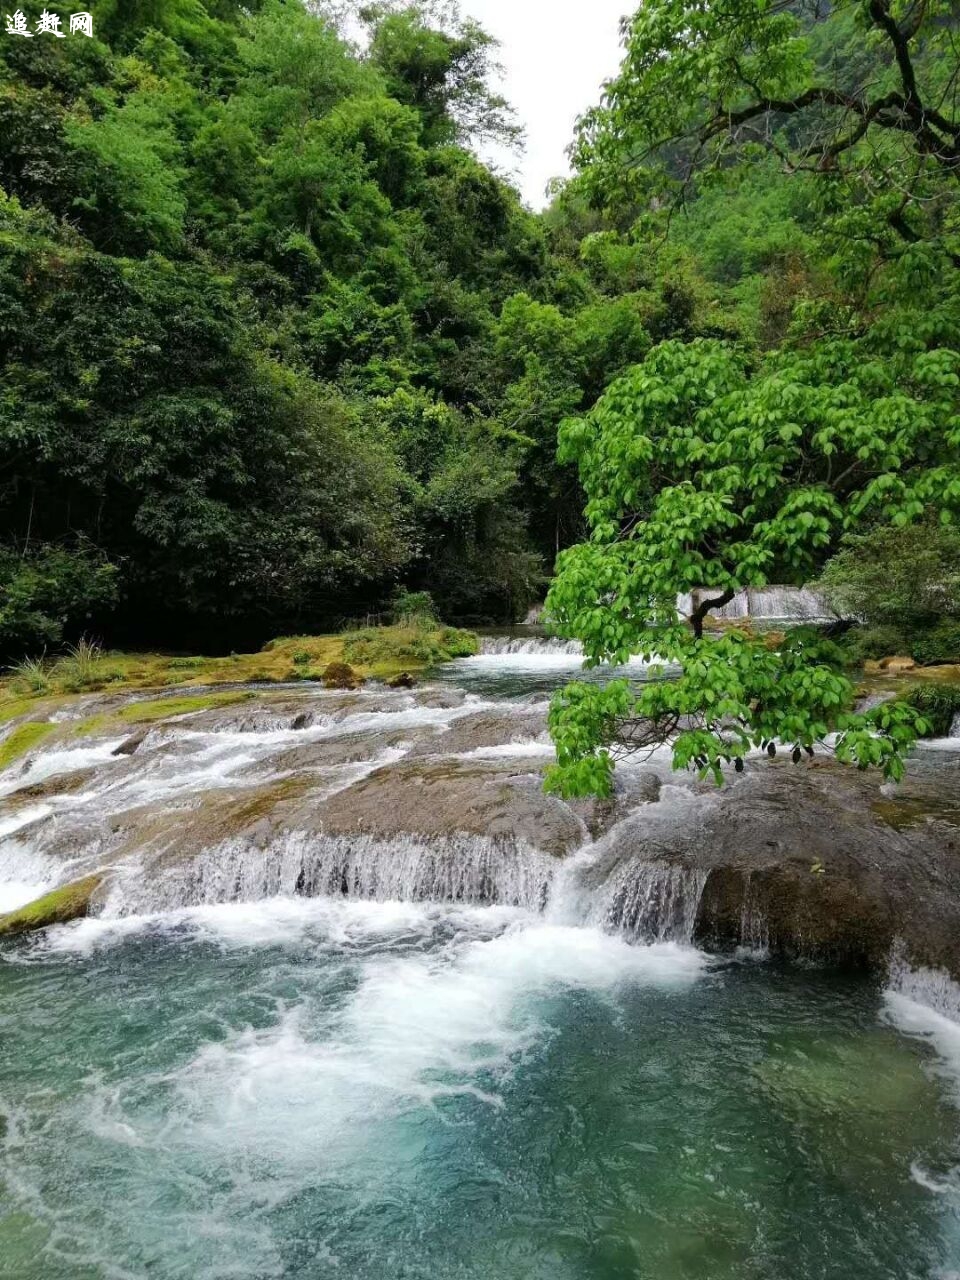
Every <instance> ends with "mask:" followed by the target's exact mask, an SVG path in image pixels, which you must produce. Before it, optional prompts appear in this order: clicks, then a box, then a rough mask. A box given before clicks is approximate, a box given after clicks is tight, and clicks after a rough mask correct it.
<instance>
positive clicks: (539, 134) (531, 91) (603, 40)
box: [461, 0, 637, 209]
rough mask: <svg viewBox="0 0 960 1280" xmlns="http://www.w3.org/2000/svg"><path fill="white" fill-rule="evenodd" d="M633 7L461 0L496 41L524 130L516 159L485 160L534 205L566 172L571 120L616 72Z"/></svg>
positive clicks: (578, 0)
mask: <svg viewBox="0 0 960 1280" xmlns="http://www.w3.org/2000/svg"><path fill="white" fill-rule="evenodd" d="M636 7H637V3H636V0H461V10H462V12H463V13H464V14H465V15H469V16H470V17H472V18H476V19H477V21H478V22H479V23H480V24H481V26H483V27H484V28H485V29H486V30H487V31H489V32H490V34H491V35H492V36H495V37H496V38H497V39H498V40H499V41H500V52H499V60H500V62H502V63H503V66H504V69H505V78H504V83H503V89H502V92H503V94H504V96H505V97H506V99H507V101H508V102H510V103H511V104H512V105H513V108H514V110H515V111H516V113H517V116H518V118H519V120H520V122H521V123H522V124H523V125H524V126H525V128H526V131H527V149H526V154H525V155H524V156H522V157H521V158H520V160H519V161H516V160H514V159H513V158H512V157H506V158H504V157H502V156H498V155H490V156H488V158H490V159H493V160H495V161H497V162H498V163H499V164H500V165H501V167H505V168H509V169H511V170H515V177H516V180H517V181H518V182H519V185H520V189H521V191H522V192H523V195H524V198H525V199H526V200H527V201H528V202H529V203H530V204H531V205H532V206H533V207H534V208H535V209H540V208H542V207H543V205H544V204H545V203H546V199H545V197H544V187H545V186H546V185H547V183H548V182H549V180H550V179H551V178H555V177H559V176H562V175H564V174H567V173H569V164H568V162H567V157H566V155H565V154H564V152H565V149H566V148H567V146H568V145H569V144H570V141H571V139H572V138H573V126H574V122H575V120H576V118H577V116H578V115H580V114H581V113H582V112H583V111H584V110H586V108H587V107H591V106H593V105H594V104H595V103H596V102H598V101H599V98H600V85H601V84H602V82H603V81H604V80H608V79H610V78H611V77H612V76H613V75H614V74H615V73H616V71H617V68H618V67H619V65H620V56H621V55H620V45H619V20H620V18H621V16H622V15H623V14H624V13H630V12H632V11H633V10H634V9H636Z"/></svg>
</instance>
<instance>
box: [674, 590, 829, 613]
mask: <svg viewBox="0 0 960 1280" xmlns="http://www.w3.org/2000/svg"><path fill="white" fill-rule="evenodd" d="M715 595H717V591H716V590H705V589H701V590H699V591H695V592H693V593H692V594H690V595H681V596H678V597H677V612H678V613H679V614H680V616H681V617H684V618H687V617H689V616H690V614H691V613H692V612H693V610H694V606H695V605H696V604H699V603H700V601H701V600H704V599H709V597H710V596H715ZM832 616H833V614H832V613H831V610H830V607H829V606H828V604H827V602H826V600H824V599H823V597H822V596H819V595H818V594H817V593H816V592H815V591H809V590H807V588H806V587H782V586H773V587H757V588H750V589H748V590H746V591H739V592H738V593H737V594H736V596H734V598H733V599H732V600H731V601H730V603H729V604H727V605H724V607H723V608H722V609H714V610H713V611H712V613H711V617H714V618H725V619H727V620H728V621H735V620H736V619H738V618H754V619H756V620H757V621H759V622H763V621H766V622H823V621H825V620H826V619H828V618H831V617H832Z"/></svg>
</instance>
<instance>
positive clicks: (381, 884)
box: [0, 639, 960, 977]
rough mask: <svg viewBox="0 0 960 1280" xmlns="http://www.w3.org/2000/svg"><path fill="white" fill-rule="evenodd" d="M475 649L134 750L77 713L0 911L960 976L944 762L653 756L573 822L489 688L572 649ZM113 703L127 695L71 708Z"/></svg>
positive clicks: (283, 694)
mask: <svg viewBox="0 0 960 1280" xmlns="http://www.w3.org/2000/svg"><path fill="white" fill-rule="evenodd" d="M485 650H486V652H485V653H484V654H483V655H481V656H480V657H479V658H476V659H468V660H465V661H463V662H460V663H456V664H453V666H452V667H451V668H450V669H449V670H447V671H445V672H444V673H443V682H442V683H435V684H428V685H425V686H423V687H422V688H420V689H416V690H412V691H391V690H386V689H381V688H376V687H368V688H367V689H364V690H361V691H357V692H354V693H331V692H325V691H321V690H318V689H316V688H314V687H305V686H292V687H284V688H279V689H276V688H275V689H270V690H265V691H263V692H262V693H260V694H259V695H257V697H256V698H254V699H253V700H250V701H245V702H241V703H238V704H235V705H231V706H222V707H219V708H216V709H214V710H209V711H202V712H198V713H194V714H188V715H182V716H175V717H173V718H171V719H170V720H167V721H160V722H159V723H156V724H154V725H153V726H152V727H150V728H149V730H148V731H146V732H141V733H140V734H139V735H135V736H134V737H133V738H132V739H130V738H129V737H128V736H127V735H125V734H123V735H121V734H119V733H118V731H117V730H116V729H111V728H110V724H111V722H110V719H109V717H108V716H107V717H104V718H103V721H102V727H101V729H99V730H95V731H94V732H93V733H92V734H87V735H85V736H83V737H82V738H76V737H71V733H70V723H71V722H70V720H69V719H66V720H65V721H64V723H63V724H62V725H61V727H60V729H59V731H58V733H57V734H55V735H53V736H52V737H51V738H50V739H48V740H47V741H46V742H45V743H44V744H43V745H42V746H41V747H39V748H38V749H37V750H36V751H34V752H33V753H31V755H29V756H28V757H27V758H26V759H25V760H23V761H20V762H18V764H17V765H15V766H14V767H12V768H11V769H8V770H7V772H6V773H5V774H3V775H0V906H2V907H3V908H5V909H8V910H9V909H13V908H14V907H17V906H19V905H20V904H21V902H23V901H26V900H27V899H28V898H30V897H33V896H37V895H39V894H40V893H42V892H44V891H46V890H47V889H49V888H52V887H55V886H56V885H58V884H63V883H66V882H69V881H73V880H77V879H80V878H82V877H87V876H91V875H94V874H102V877H103V879H102V883H101V884H100V887H99V888H98V890H97V892H96V894H95V897H94V901H93V906H92V909H93V911H94V912H95V913H97V914H101V915H106V916H125V915H132V914H138V913H143V912H149V911H158V910H164V909H171V908H179V907H187V906H193V905H201V904H207V905H209V904H213V903H217V902H231V901H257V900H261V899H266V898H271V897H274V896H278V895H299V896H306V897H314V896H322V895H330V894H334V895H337V894H339V895H343V896H346V897H354V898H365V899H373V900H380V901H384V900H388V899H400V900H409V901H422V900H438V901H455V902H465V903H477V904H491V903H493V904H502V905H509V906H523V907H526V908H536V909H538V910H542V909H544V908H545V907H546V906H547V904H548V902H551V901H552V900H559V899H560V898H563V899H564V900H565V901H566V903H567V904H568V907H567V909H568V912H572V913H573V914H576V913H577V912H579V914H580V915H581V916H582V917H583V918H587V919H591V920H595V921H596V920H603V922H604V923H605V924H606V925H607V926H608V927H610V928H614V929H617V930H621V931H623V932H625V933H626V934H628V935H629V936H633V937H636V938H639V939H645V940H649V939H661V940H662V939H666V938H677V939H682V940H686V941H691V940H692V941H696V942H698V943H702V944H705V945H709V946H711V947H714V948H720V949H723V948H732V947H736V946H752V947H762V948H764V949H767V950H769V951H772V952H774V953H778V954H784V955H788V956H802V957H805V958H810V959H819V960H829V961H836V962H840V963H844V964H851V965H861V966H869V967H873V968H876V969H882V968H883V967H884V966H885V965H886V964H887V961H888V958H889V956H890V954H891V951H892V948H893V947H894V945H895V943H897V942H899V944H900V945H901V946H902V947H905V948H906V951H907V953H908V954H909V955H910V956H911V958H912V959H913V960H914V961H915V963H917V964H919V965H923V966H928V967H938V968H944V969H946V970H947V971H948V972H949V973H951V974H953V975H954V976H957V977H960V857H958V851H960V850H958V840H960V787H958V786H957V783H958V781H960V752H953V751H951V750H949V749H948V748H949V744H948V743H941V744H938V746H935V747H934V748H925V749H924V750H922V751H921V753H920V754H919V755H918V757H917V758H916V759H915V760H914V761H913V762H911V766H910V769H909V773H908V778H907V781H906V782H905V783H904V784H903V785H902V786H900V787H892V786H886V785H883V784H882V783H881V781H880V780H878V779H876V778H873V777H868V776H863V775H859V774H856V773H854V772H852V771H849V770H844V769H840V768H838V767H836V766H835V765H833V764H832V762H831V761H830V760H829V759H827V758H823V759H817V760H815V761H814V762H811V763H805V764H804V765H802V766H799V767H795V766H793V765H791V764H789V763H787V762H783V761H776V762H773V763H770V762H768V761H766V760H763V761H760V760H757V761H755V762H752V763H751V764H750V765H748V768H747V770H746V772H745V774H744V775H743V776H741V777H735V778H734V779H732V780H731V781H730V783H728V785H727V786H725V787H724V788H723V789H722V790H717V789H716V788H715V787H714V786H713V785H712V783H711V784H702V783H699V782H697V781H696V780H695V779H693V778H691V777H688V776H683V775H676V774H673V773H671V771H670V768H669V759H668V754H667V752H665V751H663V752H660V753H658V754H656V755H654V756H653V757H651V758H650V759H648V760H646V761H645V762H644V763H643V764H629V763H628V764H625V765H624V766H622V767H621V769H620V771H619V773H618V780H617V794H616V796H615V798H614V799H613V800H612V801H610V802H607V803H576V804H567V803H564V802H563V801H561V800H560V799H558V798H556V797H553V796H548V795H545V794H544V792H543V790H542V785H541V784H542V772H543V769H544V768H545V767H546V766H547V764H548V763H549V761H550V759H551V747H550V742H549V737H548V734H547V730H546V710H547V703H546V700H545V694H543V693H542V692H541V693H540V694H534V695H532V696H520V697H517V696H513V697H510V698H504V697H501V696H490V695H489V694H485V693H484V692H483V691H482V689H483V687H484V684H483V681H484V679H486V682H487V685H488V686H491V687H493V688H495V689H497V688H499V687H500V686H499V684H498V680H501V679H502V676H503V672H504V671H511V670H513V671H514V674H515V676H516V674H517V672H519V676H518V677H517V678H518V679H519V687H520V688H523V686H524V683H525V682H527V683H531V682H532V683H534V684H536V679H537V676H538V675H539V676H541V677H543V674H544V672H545V673H546V678H547V680H548V681H550V682H552V683H554V684H558V683H562V681H563V680H564V679H566V678H568V676H569V675H572V674H574V672H575V671H576V667H577V664H578V661H579V659H578V656H577V654H576V653H575V652H574V651H573V650H572V649H571V647H570V646H566V645H562V644H559V643H558V642H553V641H544V640H530V639H526V640H523V641H519V642H518V641H515V640H513V641H512V640H509V639H504V640H502V641H496V640H492V641H491V640H488V641H487V642H486V645H485ZM568 667H569V671H568V670H567V668H568ZM644 670H645V669H643V668H642V667H640V668H638V670H637V671H636V672H635V673H634V674H638V675H639V676H641V678H642V676H643V674H644ZM478 681H479V684H478ZM461 685H463V686H465V687H466V688H471V689H474V690H478V691H477V692H472V693H467V692H466V691H465V687H461ZM513 691H514V694H515V693H516V689H514V690H513ZM105 706H106V707H109V708H111V709H116V706H117V699H116V697H115V696H112V697H111V698H109V699H101V698H98V697H89V698H86V699H83V700H81V701H80V703H78V704H77V706H76V707H75V708H73V709H72V711H71V713H70V714H71V715H73V716H74V717H76V718H77V719H80V718H83V719H84V720H87V721H89V719H90V717H91V716H95V715H97V713H98V711H100V710H101V709H102V708H103V707H105ZM956 745H957V747H960V742H958V743H957V744H956ZM938 747H939V748H940V749H938ZM573 904H575V905H573Z"/></svg>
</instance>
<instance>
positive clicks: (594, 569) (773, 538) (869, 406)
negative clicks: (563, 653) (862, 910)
mask: <svg viewBox="0 0 960 1280" xmlns="http://www.w3.org/2000/svg"><path fill="white" fill-rule="evenodd" d="M940 319H941V321H942V317H940ZM914 324H915V328H914V330H913V332H912V333H911V334H910V336H909V339H907V338H906V336H905V335H904V334H903V333H902V332H899V331H898V332H897V333H896V338H897V347H896V348H894V349H893V350H891V348H890V347H889V346H887V345H885V344H883V343H882V339H881V334H880V333H878V332H876V331H874V332H871V333H870V334H869V335H868V336H867V337H865V338H863V339H860V340H851V339H839V338H835V339H832V340H829V341H826V340H824V341H821V342H819V343H816V344H813V345H811V346H810V347H809V348H807V349H804V350H802V351H799V352H792V353H780V354H777V355H776V356H773V357H771V358H769V359H768V360H767V361H765V362H762V363H761V364H760V365H759V366H756V367H753V366H752V365H751V363H750V362H749V361H747V360H746V359H745V357H744V356H743V355H741V354H740V353H738V352H737V351H736V350H735V349H733V348H731V347H729V346H726V345H724V344H722V343H718V342H705V341H698V342H694V343H691V344H689V345H684V344H680V343H664V344H662V345H661V346H660V347H658V348H656V349H655V350H654V351H653V352H652V353H651V355H650V356H648V357H647V359H646V361H645V362H644V363H643V364H642V365H640V366H639V367H637V368H636V369H635V370H634V371H632V372H631V373H630V374H628V375H627V376H626V377H624V378H623V379H621V380H620V381H618V382H616V383H614V385H613V386H612V387H611V388H610V390H609V391H608V392H607V393H606V395H605V396H604V397H603V398H602V399H601V400H600V402H599V404H598V405H597V407H596V408H595V409H594V410H593V412H592V413H591V414H590V415H588V416H587V418H585V419H580V420H578V421H575V422H572V423H569V424H567V425H566V426H565V428H564V430H563V431H562V433H561V451H562V456H565V457H567V458H570V459H571V460H576V461H577V462H578V464H579V467H580V476H581V481H582V483H583V486H584V489H585V491H586V494H587V508H586V515H587V520H588V522H589V525H590V530H591V539H590V541H589V542H587V543H584V544H582V545H581V546H578V547H575V548H572V549H570V550H568V551H566V552H564V553H563V555H561V557H560V561H559V566H558V573H557V577H556V579H555V581H554V583H553V586H552V587H551V591H550V596H549V599H548V608H549V610H550V612H551V614H552V615H553V617H554V618H555V619H556V620H557V623H558V624H559V626H560V628H561V631H562V632H563V634H566V635H570V636H577V637H580V638H581V639H582V640H583V642H584V645H585V649H586V653H587V656H588V659H589V661H590V662H591V663H593V664H597V663H600V662H614V663H616V662H623V661H625V660H626V659H627V658H628V657H629V656H630V655H631V654H635V653H641V654H644V655H647V656H648V657H649V658H651V659H654V657H658V658H659V659H661V660H662V661H663V662H664V663H672V664H676V666H677V667H678V668H679V674H678V676H677V678H676V679H672V680H667V681H663V682H656V683H651V684H648V685H646V686H644V687H643V688H642V689H641V690H640V692H639V693H638V692H636V691H635V690H634V689H632V688H631V686H630V684H629V683H627V682H626V681H622V680H618V681H614V682H612V683H610V684H609V685H607V686H606V687H597V686H590V685H584V684H577V685H574V686H572V687H571V688H569V689H568V690H567V691H566V692H565V694H563V695H562V696H561V697H560V698H559V699H558V700H557V701H556V703H555V705H554V707H553V710H552V713H551V724H552V729H553V733H554V737H555V740H556V743H557V750H558V760H559V764H558V767H557V769H556V770H555V772H554V774H553V775H552V785H554V786H556V787H559V788H561V789H563V790H565V791H568V792H572V793H575V794H576V793H582V792H589V791H591V790H597V791H599V792H601V793H603V792H606V791H608V790H609V787H610V781H611V770H612V766H613V753H615V752H616V750H618V749H619V750H631V749H636V748H639V747H643V746H648V745H650V744H652V743H657V742H661V741H664V740H665V739H667V738H669V737H672V736H673V735H674V734H676V735H677V736H676V739H675V742H674V748H673V752H674V762H675V764H676V766H677V767H688V766H695V767H697V768H699V769H700V770H701V771H702V772H704V773H706V772H710V773H712V774H713V775H714V776H715V777H716V778H717V779H718V780H719V779H720V778H721V776H722V770H723V768H724V767H725V766H726V765H729V764H733V765H734V766H736V767H738V768H740V767H742V764H740V763H738V762H741V761H742V759H743V757H744V755H745V754H746V753H747V751H748V750H750V749H751V748H755V747H768V748H769V749H770V750H771V751H775V749H776V748H775V747H774V745H773V744H774V741H775V740H780V741H782V742H784V743H785V744H787V749H788V751H791V752H792V753H793V754H794V756H795V757H797V758H799V757H800V755H801V754H802V753H803V752H804V751H808V750H811V749H812V748H813V747H814V746H815V744H816V743H818V742H820V741H822V740H823V739H824V738H825V737H826V736H827V735H828V734H829V733H830V732H831V731H837V732H838V733H839V738H838V740H837V744H836V752H837V755H838V757H839V758H840V759H841V760H844V761H849V762H853V763H856V764H857V765H859V766H860V767H869V766H874V765H875V766H880V767H882V768H883V769H884V770H885V772H886V773H887V774H888V775H889V776H891V777H899V776H900V774H901V772H902V768H903V765H902V756H903V753H904V751H905V750H906V749H908V748H909V746H910V745H911V743H912V741H913V738H914V736H915V733H916V730H917V722H916V716H915V714H914V713H913V711H912V710H911V709H910V708H906V707H902V706H899V705H885V706H884V707H879V708H876V709H875V710H874V711H872V712H869V713H867V714H866V715H854V714H852V713H851V712H850V710H849V709H850V706H851V705H852V694H853V689H852V686H851V684H850V682H849V680H848V679H847V678H846V677H845V676H844V675H843V673H842V671H841V669H840V654H839V653H838V652H837V651H836V650H835V649H834V648H833V647H832V646H831V645H829V644H828V643H826V642H824V641H821V640H818V639H817V637H816V635H815V634H812V633H811V632H810V631H809V630H801V631H798V632H794V633H792V634H791V635H789V636H788V638H787V640H786V641H785V642H784V644H783V645H782V646H780V647H779V648H771V647H770V646H768V645H767V644H766V643H765V641H764V640H763V638H762V637H754V638H751V637H749V636H745V635H742V634H740V633H738V632H726V633H720V634H714V633H711V632H709V631H708V630H707V629H706V627H705V622H706V620H707V618H708V616H709V613H710V611H711V609H714V608H717V607H719V606H721V605H723V604H725V603H727V602H729V601H730V600H731V599H732V598H733V596H734V594H735V593H736V592H737V591H738V590H740V589H742V588H746V587H759V586H763V585H765V584H766V583H769V582H796V583H803V582H805V581H807V580H809V579H810V578H811V577H812V576H814V573H815V570H816V569H817V568H818V566H819V564H820V563H821V562H822V560H823V559H824V558H825V556H826V554H827V553H828V551H829V549H830V548H831V547H832V546H833V545H835V543H836V541H837V540H838V539H839V537H840V535H841V533H842V532H844V531H851V530H855V529H856V528H857V526H858V524H860V523H861V522H863V521H865V520H870V519H872V518H874V517H876V516H879V517H881V518H883V519H885V520H887V521H888V522H890V523H892V524H894V525H896V526H906V525H907V524H908V523H909V522H910V521H911V520H912V519H915V518H917V517H919V516H921V515H922V514H923V512H924V511H925V509H927V507H930V506H935V507H936V508H937V510H938V511H939V512H941V513H942V515H943V517H944V518H945V519H949V518H950V516H951V515H952V514H953V513H954V512H956V511H957V510H958V509H960V467H958V457H960V417H958V410H960V354H958V352H957V350H956V349H955V348H956V346H957V339H958V337H960V333H958V331H957V329H956V327H955V324H954V326H951V328H950V329H949V330H948V331H947V332H944V331H943V330H942V329H938V328H937V326H936V325H935V324H934V325H932V327H931V326H928V327H927V328H926V329H924V328H923V327H922V324H921V320H920V318H919V317H915V318H914ZM695 591H697V592H699V595H698V597H697V602H696V603H695V606H694V608H693V610H692V613H691V616H690V619H689V624H688V623H686V622H684V623H681V622H679V621H678V619H677V612H676V610H677V598H678V596H679V595H681V594H683V593H691V592H695Z"/></svg>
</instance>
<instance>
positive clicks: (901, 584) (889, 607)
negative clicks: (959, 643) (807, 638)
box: [817, 522, 960, 627]
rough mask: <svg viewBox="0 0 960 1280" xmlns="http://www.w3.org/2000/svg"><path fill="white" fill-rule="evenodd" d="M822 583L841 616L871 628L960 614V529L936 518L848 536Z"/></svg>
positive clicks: (915, 623) (822, 587)
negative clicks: (855, 618) (863, 622)
mask: <svg viewBox="0 0 960 1280" xmlns="http://www.w3.org/2000/svg"><path fill="white" fill-rule="evenodd" d="M817 586H818V588H819V590H821V591H822V592H823V593H824V595H825V596H826V597H827V599H828V600H829V601H830V603H831V605H832V606H833V607H834V609H835V610H836V611H837V613H838V614H841V615H842V616H845V617H857V618H862V619H863V620H864V621H865V622H866V623H867V624H868V625H870V626H874V625H887V626H902V627H910V626H922V625H924V624H927V625H929V624H930V623H932V622H936V621H938V620H939V619H940V618H943V617H953V618H960V533H958V531H957V529H956V527H955V526H953V525H942V524H939V523H935V522H930V523H921V524H915V525H910V526H907V527H906V528H897V527H893V526H890V525H880V526H878V527H877V528H874V529H870V530H869V531H867V532H866V533H860V534H848V535H847V536H846V537H845V538H844V539H843V541H842V543H841V547H840V551H839V552H838V553H837V555H835V556H834V557H833V558H832V559H831V560H830V561H829V562H828V564H827V566H826V568H825V569H824V571H823V573H822V575H821V577H820V580H819V582H818V583H817Z"/></svg>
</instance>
